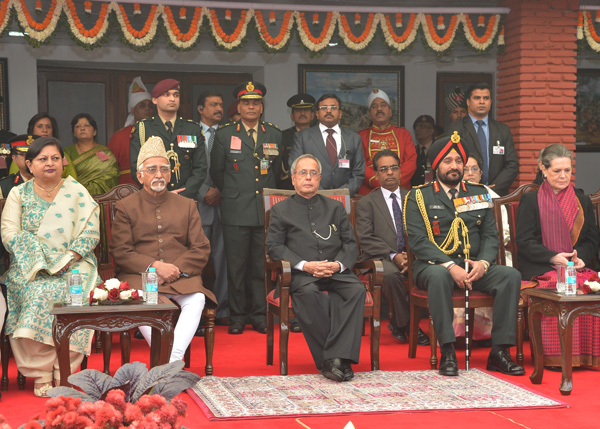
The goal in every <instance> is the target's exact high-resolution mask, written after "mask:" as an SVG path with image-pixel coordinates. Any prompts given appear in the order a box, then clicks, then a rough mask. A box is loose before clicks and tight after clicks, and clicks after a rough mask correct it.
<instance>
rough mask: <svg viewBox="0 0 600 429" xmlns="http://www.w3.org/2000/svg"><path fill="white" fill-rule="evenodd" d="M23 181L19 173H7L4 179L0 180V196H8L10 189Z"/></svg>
mask: <svg viewBox="0 0 600 429" xmlns="http://www.w3.org/2000/svg"><path fill="white" fill-rule="evenodd" d="M15 165H16V164H15ZM23 182H24V180H23V176H21V173H13V174H9V175H8V176H6V177H5V178H4V179H2V180H0V198H6V197H8V194H9V192H10V190H11V189H12V188H14V187H15V186H18V185H20V184H21V183H23Z"/></svg>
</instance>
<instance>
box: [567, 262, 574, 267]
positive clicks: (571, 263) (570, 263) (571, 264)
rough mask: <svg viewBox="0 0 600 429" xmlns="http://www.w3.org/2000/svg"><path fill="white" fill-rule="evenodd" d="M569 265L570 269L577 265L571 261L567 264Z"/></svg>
mask: <svg viewBox="0 0 600 429" xmlns="http://www.w3.org/2000/svg"><path fill="white" fill-rule="evenodd" d="M567 265H568V266H569V267H570V266H573V265H575V263H574V262H573V261H569V262H567Z"/></svg>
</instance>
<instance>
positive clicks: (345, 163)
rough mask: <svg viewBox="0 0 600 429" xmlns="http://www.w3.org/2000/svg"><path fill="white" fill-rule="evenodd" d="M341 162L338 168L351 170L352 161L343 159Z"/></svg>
mask: <svg viewBox="0 0 600 429" xmlns="http://www.w3.org/2000/svg"><path fill="white" fill-rule="evenodd" d="M339 161H340V162H339V165H338V166H339V167H340V168H350V160H349V159H345V158H342V159H340V160H339Z"/></svg>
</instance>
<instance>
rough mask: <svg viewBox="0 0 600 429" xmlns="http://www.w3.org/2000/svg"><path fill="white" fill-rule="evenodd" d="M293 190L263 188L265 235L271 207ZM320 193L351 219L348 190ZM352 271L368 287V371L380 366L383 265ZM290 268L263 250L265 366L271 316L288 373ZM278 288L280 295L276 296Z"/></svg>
mask: <svg viewBox="0 0 600 429" xmlns="http://www.w3.org/2000/svg"><path fill="white" fill-rule="evenodd" d="M294 194H295V191H291V190H282V189H269V188H265V189H263V199H264V205H265V238H266V236H267V230H268V227H269V217H270V213H271V207H273V205H275V204H277V203H278V202H280V201H283V200H284V199H286V198H288V197H289V196H291V195H294ZM319 194H321V195H324V196H327V197H329V198H333V199H336V200H338V201H340V202H342V203H343V204H344V207H345V208H346V212H347V213H348V215H349V216H351V218H352V212H351V203H350V194H349V192H348V189H331V190H320V191H319ZM354 271H355V272H359V271H360V272H363V271H365V272H366V274H361V276H362V277H363V282H364V283H365V286H366V288H367V297H366V299H365V312H364V316H365V317H366V318H369V320H370V328H371V329H370V335H371V346H370V349H371V350H370V351H371V370H373V371H376V370H378V369H379V337H380V333H381V327H380V312H381V285H382V283H383V264H382V263H381V261H375V260H371V261H365V262H358V263H357V264H356V265H355V266H354ZM291 281H292V268H291V266H290V263H289V261H285V260H281V261H273V260H272V259H271V258H269V256H268V255H267V254H266V252H265V293H266V294H267V365H273V343H274V317H275V316H277V317H278V318H279V327H280V329H279V362H280V364H279V372H280V374H281V375H287V373H288V354H287V352H288V338H289V320H290V317H294V310H293V308H292V303H291V300H290V284H291ZM276 290H278V292H279V297H278V298H275V291H276Z"/></svg>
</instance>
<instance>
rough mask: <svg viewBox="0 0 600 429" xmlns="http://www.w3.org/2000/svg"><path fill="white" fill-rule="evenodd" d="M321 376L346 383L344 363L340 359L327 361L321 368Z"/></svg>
mask: <svg viewBox="0 0 600 429" xmlns="http://www.w3.org/2000/svg"><path fill="white" fill-rule="evenodd" d="M321 374H323V376H324V377H326V378H328V379H330V380H333V381H338V382H341V381H344V378H345V377H344V371H343V370H342V361H341V360H340V359H338V358H332V359H325V360H324V361H323V366H322V367H321Z"/></svg>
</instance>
